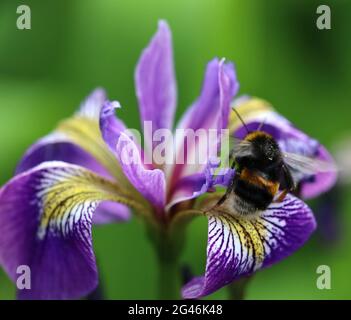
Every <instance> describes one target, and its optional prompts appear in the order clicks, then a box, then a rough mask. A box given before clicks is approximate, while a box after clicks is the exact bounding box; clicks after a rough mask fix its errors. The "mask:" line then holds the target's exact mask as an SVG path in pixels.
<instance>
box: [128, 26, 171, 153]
mask: <svg viewBox="0 0 351 320" xmlns="http://www.w3.org/2000/svg"><path fill="white" fill-rule="evenodd" d="M135 86H136V94H137V98H138V101H139V110H140V115H141V122H142V123H141V125H142V126H143V125H144V122H145V121H151V124H152V130H151V131H150V132H144V135H145V138H146V143H147V147H148V149H149V150H151V148H152V140H151V139H152V134H153V132H155V131H156V130H157V129H172V126H173V117H174V111H175V107H176V100H177V92H176V91H177V88H176V81H175V76H174V65H173V49H172V36H171V31H170V30H169V27H168V25H167V23H166V22H165V21H160V22H159V24H158V31H157V33H156V34H155V36H154V37H153V38H152V40H151V42H150V44H149V45H148V47H146V49H145V50H144V51H143V53H142V55H141V57H140V59H139V62H138V65H137V68H136V73H135Z"/></svg>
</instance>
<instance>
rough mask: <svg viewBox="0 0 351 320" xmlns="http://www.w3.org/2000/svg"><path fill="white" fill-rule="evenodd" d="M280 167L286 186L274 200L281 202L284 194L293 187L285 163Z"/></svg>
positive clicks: (292, 180)
mask: <svg viewBox="0 0 351 320" xmlns="http://www.w3.org/2000/svg"><path fill="white" fill-rule="evenodd" d="M282 169H283V174H284V179H285V183H286V186H287V188H286V189H284V190H283V191H282V192H281V193H280V195H279V196H278V198H277V199H276V200H275V201H274V202H282V201H283V200H284V199H285V197H286V195H287V194H288V193H289V192H291V191H293V190H294V189H295V183H294V179H293V177H292V175H291V173H290V171H289V169H288V168H287V167H286V165H285V164H283V166H282Z"/></svg>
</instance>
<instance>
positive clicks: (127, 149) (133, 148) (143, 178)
mask: <svg viewBox="0 0 351 320" xmlns="http://www.w3.org/2000/svg"><path fill="white" fill-rule="evenodd" d="M116 150H117V152H116V154H117V158H118V160H119V163H120V166H121V167H122V169H123V172H124V174H125V175H126V177H127V178H128V179H129V181H130V183H131V184H132V185H133V186H134V187H135V189H137V190H138V191H139V192H140V193H141V194H142V195H143V196H144V197H145V198H146V199H147V200H149V201H150V202H151V203H152V204H153V205H154V206H155V207H156V208H158V209H163V208H164V205H165V201H166V181H165V176H164V173H163V171H162V170H160V169H148V168H146V167H145V166H144V164H143V161H142V158H141V155H140V150H139V149H138V147H137V145H136V144H135V143H134V141H133V140H132V139H131V138H130V137H129V136H128V135H126V134H125V133H121V135H120V139H119V141H118V143H117V149H116Z"/></svg>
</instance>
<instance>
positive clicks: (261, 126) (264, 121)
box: [256, 117, 267, 131]
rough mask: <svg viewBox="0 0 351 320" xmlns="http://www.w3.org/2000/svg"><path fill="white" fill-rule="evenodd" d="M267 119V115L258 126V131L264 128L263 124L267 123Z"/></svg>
mask: <svg viewBox="0 0 351 320" xmlns="http://www.w3.org/2000/svg"><path fill="white" fill-rule="evenodd" d="M266 121H267V117H265V118H264V119H263V121H262V122H261V123H260V125H259V127H258V128H257V130H256V131H261V129H262V128H263V126H264V125H265V124H266Z"/></svg>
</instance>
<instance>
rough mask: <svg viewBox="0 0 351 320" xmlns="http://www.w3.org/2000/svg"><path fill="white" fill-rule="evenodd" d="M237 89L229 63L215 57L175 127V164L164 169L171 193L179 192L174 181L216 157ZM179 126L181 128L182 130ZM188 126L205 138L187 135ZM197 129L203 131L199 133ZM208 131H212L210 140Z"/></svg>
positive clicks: (197, 172) (232, 68) (198, 169)
mask: <svg viewBox="0 0 351 320" xmlns="http://www.w3.org/2000/svg"><path fill="white" fill-rule="evenodd" d="M238 88H239V85H238V82H237V80H236V75H235V71H234V67H233V65H232V64H230V63H229V64H225V63H224V60H221V61H219V60H218V59H214V60H212V61H211V62H210V63H209V64H208V66H207V70H206V75H205V81H204V84H203V87H202V92H201V95H200V97H199V98H198V100H197V101H196V102H195V103H194V104H193V106H192V107H191V108H190V109H189V110H188V111H187V112H186V113H185V115H184V116H183V118H182V119H181V121H180V123H179V125H178V126H177V132H176V146H178V149H177V150H176V154H177V163H176V164H175V165H174V166H173V167H171V168H168V169H167V170H168V176H169V178H170V179H171V183H170V185H171V194H173V195H176V194H179V193H182V191H181V190H180V191H179V190H177V188H176V187H175V186H176V185H178V186H179V184H178V181H179V180H180V179H181V178H184V177H187V176H192V175H194V174H201V173H202V172H204V170H205V168H206V164H207V163H208V161H209V160H210V159H212V158H214V157H216V156H217V152H218V150H219V147H220V137H221V129H226V128H227V126H228V117H229V110H230V102H231V101H232V99H233V97H234V95H235V94H236V92H237V91H238ZM180 129H185V131H182V130H180ZM188 129H190V130H191V132H193V134H194V135H195V136H196V134H197V133H198V134H199V136H201V137H205V139H207V140H206V141H205V143H202V142H201V141H200V139H191V138H189V136H187V134H188V132H189V131H188ZM200 131H201V132H204V133H205V134H201V135H200V133H201V132H200ZM182 132H184V134H182ZM212 132H215V135H214V137H213V139H212V136H211V133H212ZM213 140H215V141H213ZM201 145H207V148H202V147H201ZM180 157H181V158H183V159H181V158H180ZM194 159H195V161H193V160H194ZM183 160H184V161H183ZM177 198H178V197H174V196H173V197H172V200H171V201H172V202H174V203H176V202H178V199H177Z"/></svg>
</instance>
